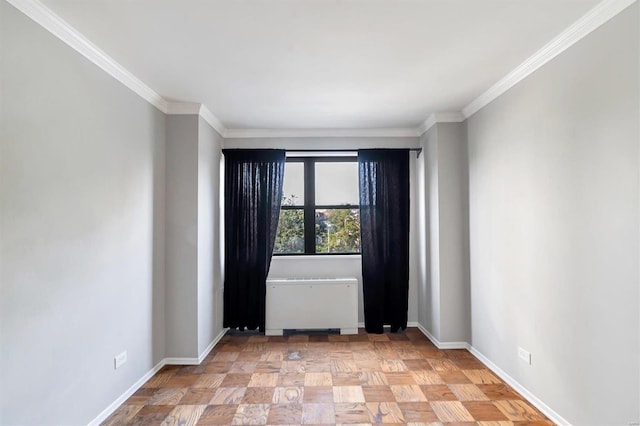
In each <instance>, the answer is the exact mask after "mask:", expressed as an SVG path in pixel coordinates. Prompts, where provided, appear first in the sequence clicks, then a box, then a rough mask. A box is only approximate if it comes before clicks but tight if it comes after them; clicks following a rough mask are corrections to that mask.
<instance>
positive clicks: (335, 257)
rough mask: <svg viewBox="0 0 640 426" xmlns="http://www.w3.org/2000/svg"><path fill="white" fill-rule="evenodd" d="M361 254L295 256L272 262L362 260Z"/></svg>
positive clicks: (280, 257) (280, 258)
mask: <svg viewBox="0 0 640 426" xmlns="http://www.w3.org/2000/svg"><path fill="white" fill-rule="evenodd" d="M360 258H361V255H360V254H293V255H286V256H276V255H274V256H273V257H272V259H271V260H272V261H273V260H275V259H278V260H316V259H317V260H360Z"/></svg>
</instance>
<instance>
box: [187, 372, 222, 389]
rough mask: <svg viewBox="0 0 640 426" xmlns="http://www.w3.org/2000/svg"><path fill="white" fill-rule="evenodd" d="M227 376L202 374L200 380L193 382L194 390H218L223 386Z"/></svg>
mask: <svg viewBox="0 0 640 426" xmlns="http://www.w3.org/2000/svg"><path fill="white" fill-rule="evenodd" d="M225 377H226V374H201V375H200V377H198V380H196V381H195V382H193V385H191V387H193V388H217V387H218V386H220V385H222V381H223V380H224V378H225Z"/></svg>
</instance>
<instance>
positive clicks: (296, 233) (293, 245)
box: [274, 195, 304, 253]
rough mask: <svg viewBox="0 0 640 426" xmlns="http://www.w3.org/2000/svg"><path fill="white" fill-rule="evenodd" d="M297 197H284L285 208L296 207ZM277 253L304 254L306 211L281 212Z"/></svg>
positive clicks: (290, 210)
mask: <svg viewBox="0 0 640 426" xmlns="http://www.w3.org/2000/svg"><path fill="white" fill-rule="evenodd" d="M295 198H296V197H295V196H294V195H292V196H291V197H287V196H283V197H282V205H283V206H293V205H295ZM274 252H275V253H304V211H303V210H302V209H283V210H280V219H279V221H278V231H277V234H276V242H275V248H274Z"/></svg>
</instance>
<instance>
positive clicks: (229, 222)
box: [222, 149, 285, 331]
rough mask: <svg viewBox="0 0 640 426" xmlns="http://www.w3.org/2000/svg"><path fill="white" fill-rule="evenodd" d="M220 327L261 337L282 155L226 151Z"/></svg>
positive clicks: (278, 203) (256, 151)
mask: <svg viewBox="0 0 640 426" xmlns="http://www.w3.org/2000/svg"><path fill="white" fill-rule="evenodd" d="M222 152H223V153H224V156H225V192H224V196H225V206H224V212H225V226H224V230H225V278H224V321H223V323H224V327H230V328H238V329H240V330H244V329H245V328H247V329H249V330H255V329H256V328H258V329H259V330H260V331H264V327H265V294H266V280H267V274H268V273H269V265H270V264H271V257H272V255H273V247H274V244H275V238H276V230H277V227H278V219H279V216H280V203H281V200H282V183H283V179H284V165H285V151H284V150H272V149H266V150H260V149H259V150H245V149H225V150H223V151H222Z"/></svg>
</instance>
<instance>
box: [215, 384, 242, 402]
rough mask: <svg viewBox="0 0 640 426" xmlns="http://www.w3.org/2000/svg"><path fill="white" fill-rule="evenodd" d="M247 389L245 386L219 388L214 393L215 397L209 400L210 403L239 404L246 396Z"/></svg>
mask: <svg viewBox="0 0 640 426" xmlns="http://www.w3.org/2000/svg"><path fill="white" fill-rule="evenodd" d="M246 390H247V388H246V387H243V388H218V389H216V393H215V394H213V398H211V401H209V404H210V405H229V404H231V405H237V404H239V403H240V402H241V401H242V398H244V393H245V391H246Z"/></svg>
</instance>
